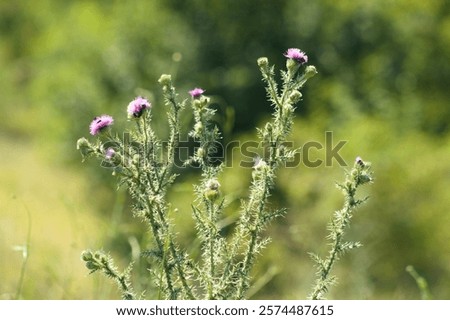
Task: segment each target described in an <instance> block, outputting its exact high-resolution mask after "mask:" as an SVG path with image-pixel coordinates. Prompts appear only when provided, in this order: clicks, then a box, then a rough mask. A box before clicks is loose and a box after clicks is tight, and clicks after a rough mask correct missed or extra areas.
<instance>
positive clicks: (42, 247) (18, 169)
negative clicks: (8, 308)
mask: <svg viewBox="0 0 450 320" xmlns="http://www.w3.org/2000/svg"><path fill="white" fill-rule="evenodd" d="M0 154H1V155H2V156H1V157H0V181H1V184H0V256H1V257H2V258H1V263H0V274H1V275H2V276H1V277H2V281H1V282H0V297H1V298H3V299H13V298H16V293H17V292H18V291H19V289H18V286H19V281H20V275H21V268H22V266H23V263H24V255H23V251H22V250H21V249H22V248H23V246H24V245H26V242H27V231H28V228H29V226H30V227H31V231H30V243H29V248H28V261H27V264H26V265H25V270H24V275H23V284H22V289H21V290H20V296H19V297H18V298H20V299H92V298H109V297H110V294H109V290H110V288H109V284H103V281H101V280H95V281H93V279H92V278H87V273H86V270H85V269H84V266H83V263H82V262H81V261H80V252H81V251H82V249H83V248H85V247H86V245H95V244H97V243H98V242H99V241H101V238H99V235H102V234H104V232H105V230H107V224H106V222H105V221H101V220H100V219H99V216H98V215H97V214H96V213H95V206H90V204H89V203H90V202H92V203H94V202H95V198H93V199H88V198H86V196H85V194H86V193H85V190H84V187H85V184H86V181H85V180H84V179H85V178H84V177H83V176H81V175H79V174H77V172H74V171H73V170H72V171H69V170H67V169H64V168H58V167H55V166H52V165H49V164H46V163H44V162H43V160H42V159H40V158H39V157H38V156H37V154H38V153H37V152H36V150H34V148H33V145H32V144H31V143H25V142H23V141H20V140H19V141H11V140H6V139H5V138H4V137H1V138H0ZM27 210H28V211H29V215H28V214H27ZM30 220H31V221H30ZM30 223H31V225H30ZM99 227H100V228H99ZM93 233H95V234H96V236H95V237H91V236H90V235H91V234H93Z"/></svg>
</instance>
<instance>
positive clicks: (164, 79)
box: [158, 74, 172, 86]
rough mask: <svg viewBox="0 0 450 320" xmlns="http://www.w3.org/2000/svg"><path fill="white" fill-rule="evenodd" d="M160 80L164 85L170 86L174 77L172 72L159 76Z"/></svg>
mask: <svg viewBox="0 0 450 320" xmlns="http://www.w3.org/2000/svg"><path fill="white" fill-rule="evenodd" d="M158 82H159V83H160V84H162V85H163V86H170V84H171V83H172V77H171V75H170V74H163V75H161V77H160V78H159V80H158Z"/></svg>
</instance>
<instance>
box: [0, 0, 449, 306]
mask: <svg viewBox="0 0 450 320" xmlns="http://www.w3.org/2000/svg"><path fill="white" fill-rule="evenodd" d="M289 47H298V48H301V49H302V50H304V51H305V52H307V54H308V56H309V58H310V63H311V64H313V65H315V66H316V67H317V69H318V71H319V74H318V75H317V76H316V77H315V78H313V79H312V80H311V81H310V82H308V84H307V87H306V88H305V90H304V99H303V101H302V102H301V104H300V107H299V108H298V110H297V118H296V125H295V128H294V133H293V135H292V140H293V141H294V142H295V144H296V146H301V145H303V144H304V143H305V142H307V141H318V142H320V143H324V136H325V134H324V132H325V131H332V132H333V134H334V141H335V142H337V141H339V140H345V141H348V142H347V144H346V145H345V147H344V148H343V149H342V152H341V155H342V156H343V158H344V159H345V161H346V162H347V163H348V164H350V165H351V164H352V162H353V160H354V158H355V157H356V156H357V155H359V156H361V157H362V158H363V159H367V160H370V161H372V163H373V169H374V171H375V177H376V180H375V183H374V184H373V185H371V186H368V187H366V188H365V189H364V190H363V194H369V195H370V200H369V202H368V203H367V204H366V205H365V206H364V207H362V208H361V209H360V210H359V211H358V212H357V213H356V214H355V217H354V220H353V225H352V228H351V230H350V232H349V234H348V235H347V236H348V239H351V240H359V241H361V242H362V243H363V244H364V246H363V247H362V248H360V249H357V250H354V251H352V252H351V253H350V254H349V255H347V256H345V258H344V259H342V260H341V261H340V262H339V264H338V266H337V268H336V270H335V271H336V274H337V276H338V277H339V283H338V286H336V287H334V288H333V289H332V290H331V292H330V293H329V295H328V297H329V298H335V299H419V298H420V294H419V290H418V289H417V286H416V284H415V282H414V280H413V279H412V278H411V276H410V275H409V274H408V273H407V272H406V271H405V267H406V266H407V265H413V266H414V267H415V268H416V270H417V271H418V272H419V273H420V274H421V275H422V276H423V277H425V278H426V279H427V281H428V283H429V287H430V291H431V293H432V295H433V297H434V298H435V299H450V219H449V215H450V192H449V182H450V161H449V160H450V157H449V155H450V135H449V125H450V108H449V101H450V100H449V99H450V90H449V88H450V2H449V1H447V0H429V1H421V0H378V1H366V0H343V1H332V0H320V1H319V0H317V1H308V0H276V1H275V0H274V1H246V0H229V1H220V0H209V1H201V0H193V1H181V0H167V1H163V0H153V1H137V0H129V1H87V0H86V1H70V0H65V1H59V0H40V1H31V0H29V1H27V0H21V1H8V0H7V1H1V3H0V94H1V99H0V108H1V115H2V116H1V117H0V257H1V259H0V261H1V262H0V279H1V280H0V297H1V298H3V299H13V298H21V299H117V298H119V297H120V296H119V294H118V292H117V291H116V289H115V287H114V286H113V285H111V284H110V283H109V282H108V281H105V280H104V279H103V278H102V277H101V276H99V275H94V276H87V273H88V272H87V270H86V269H85V268H84V265H83V263H82V262H81V261H80V252H81V251H82V250H83V249H85V248H93V249H99V248H103V249H104V250H106V251H109V252H111V254H112V255H113V256H114V257H115V258H116V259H117V260H118V263H119V264H120V265H121V266H125V265H126V262H127V261H129V260H130V259H133V258H134V259H136V257H138V253H139V250H140V248H145V247H146V243H147V240H148V239H146V238H145V236H142V233H143V231H145V228H144V227H143V226H142V225H141V223H140V221H137V220H135V219H133V218H132V217H130V215H131V214H130V208H129V203H128V199H127V196H126V191H125V190H119V192H116V191H115V190H116V187H115V180H114V177H111V175H110V172H107V171H106V170H101V169H100V168H99V167H98V163H97V162H96V161H95V160H91V161H88V162H87V163H83V164H81V157H80V155H79V153H78V152H77V150H76V149H75V142H76V140H77V139H78V138H79V137H81V136H86V137H87V136H88V135H89V133H88V125H89V123H90V121H91V119H92V118H93V117H94V116H96V115H98V114H102V113H108V114H111V115H112V116H114V117H115V119H116V125H115V129H117V130H120V129H123V128H125V127H126V126H127V123H126V115H125V107H126V105H127V104H128V102H129V101H131V100H132V99H133V98H134V97H135V96H136V95H137V94H144V95H146V96H147V97H148V98H149V99H150V100H151V101H152V102H153V104H154V108H153V112H154V114H155V121H154V122H155V126H156V128H157V130H158V131H159V132H160V134H162V135H163V136H164V134H165V129H166V123H165V121H164V117H165V114H164V111H163V110H161V109H162V108H163V107H162V103H161V102H162V101H161V100H162V99H161V94H160V91H159V87H158V84H157V79H158V78H159V76H160V75H161V74H162V73H170V74H172V76H173V78H174V79H175V84H176V86H177V88H178V89H179V92H180V93H181V97H183V98H184V97H187V96H188V95H187V93H186V92H187V90H189V89H191V88H193V87H195V86H200V87H202V88H204V89H206V90H207V94H208V95H210V96H213V97H214V99H215V101H217V104H218V110H219V111H218V113H219V117H218V121H219V123H220V124H221V126H222V128H223V131H224V134H225V141H231V140H236V139H237V140H241V141H244V140H250V139H255V130H254V128H255V127H256V126H258V125H260V124H261V123H262V122H263V121H264V120H266V119H267V118H268V117H269V116H270V105H269V104H268V103H267V102H266V101H265V92H264V88H263V85H262V83H261V81H260V78H261V76H260V74H259V71H258V68H257V66H256V59H257V58H258V57H260V56H267V57H268V58H269V60H270V62H271V63H273V64H276V65H277V67H278V68H284V63H285V58H284V57H283V55H282V53H283V52H284V51H285V50H286V49H287V48H289ZM183 121H184V122H185V123H186V125H187V124H189V123H190V118H189V112H186V113H185V115H184V118H183ZM323 151H324V150H319V151H318V152H317V154H314V155H312V156H314V157H317V158H318V159H322V160H323V159H324V157H325V155H324V153H323ZM233 161H234V162H233V163H234V168H227V169H226V170H225V172H224V174H223V175H222V177H221V182H222V186H223V191H224V194H225V195H226V197H227V201H228V202H229V204H230V205H229V212H228V213H227V214H230V215H231V214H232V211H233V209H234V208H237V207H238V205H239V199H240V198H242V197H245V196H246V194H247V185H248V181H249V180H248V179H249V176H250V172H249V171H248V169H244V168H238V167H237V164H238V161H239V159H237V158H236V159H233ZM344 169H345V168H342V167H340V166H339V165H338V163H336V162H333V165H332V166H320V167H318V168H307V167H305V166H303V165H300V166H299V167H297V168H289V169H287V168H286V169H282V170H281V171H280V174H279V178H278V180H277V189H276V191H275V194H274V197H273V198H272V203H273V205H274V206H284V207H287V208H288V214H287V216H286V218H285V219H280V220H278V221H277V222H276V223H273V224H272V225H271V227H270V229H269V230H268V234H270V236H271V238H272V239H273V241H272V243H271V244H270V245H269V247H268V248H267V249H266V250H265V252H264V255H263V256H262V257H261V258H260V260H259V263H258V265H257V266H256V268H255V276H256V277H257V278H260V279H261V281H259V282H258V283H257V284H256V286H255V290H253V291H251V292H250V294H251V296H250V298H252V299H304V298H305V297H306V296H307V295H308V293H309V290H310V288H311V286H312V284H313V279H314V268H313V264H312V261H311V260H310V259H309V258H308V255H307V252H310V251H315V252H319V253H322V254H323V253H325V252H326V246H325V243H324V237H325V235H326V225H327V223H328V221H329V219H330V217H331V214H332V213H333V211H334V210H335V209H338V208H339V207H340V206H341V204H342V197H341V194H340V193H339V191H338V190H337V189H336V188H334V186H333V185H334V182H335V181H336V180H341V179H342V177H343V172H344ZM197 178H198V172H195V171H189V172H186V175H185V176H184V177H182V178H181V179H179V182H180V183H179V184H177V185H176V186H175V188H174V189H173V192H172V193H171V202H172V203H173V205H174V207H177V208H179V212H180V213H179V214H178V215H177V216H175V217H173V219H174V221H175V223H176V228H177V231H179V232H180V235H179V242H180V243H182V244H184V245H186V246H187V247H188V248H189V249H190V250H194V249H195V246H197V245H198V243H197V242H196V241H195V238H194V234H193V227H192V226H193V225H192V219H191V218H190V209H189V208H190V203H191V201H192V200H191V191H192V183H195V181H196V179H197ZM28 230H29V231H30V232H29V234H30V236H29V237H28V236H27V235H28ZM27 241H28V243H29V248H28V249H29V250H28V251H27V253H28V255H27V260H25V259H24V257H25V255H24V250H23V246H24V245H25V244H26V243H27ZM130 248H132V249H133V250H132V254H130ZM24 261H26V264H25V268H24V270H25V272H24V274H23V281H21V280H20V279H21V269H22V267H23V266H24ZM137 266H138V267H137V269H139V266H140V267H141V268H142V270H144V272H145V265H144V264H143V263H141V264H139V263H138V264H137ZM135 280H136V283H137V284H136V286H137V287H138V288H145V282H144V280H143V279H135ZM21 282H22V285H20V283H21ZM149 296H150V297H151V294H150V295H149Z"/></svg>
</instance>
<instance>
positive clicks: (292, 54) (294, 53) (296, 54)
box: [284, 48, 308, 64]
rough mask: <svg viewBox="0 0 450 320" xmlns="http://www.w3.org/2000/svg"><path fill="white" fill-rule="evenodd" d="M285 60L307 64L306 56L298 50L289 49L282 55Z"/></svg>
mask: <svg viewBox="0 0 450 320" xmlns="http://www.w3.org/2000/svg"><path fill="white" fill-rule="evenodd" d="M284 56H285V57H286V58H289V59H292V60H295V61H297V62H298V63H300V64H303V63H306V62H308V56H307V55H306V54H305V53H304V52H303V51H302V50H300V49H297V48H290V49H288V50H287V51H286V53H285V54H284Z"/></svg>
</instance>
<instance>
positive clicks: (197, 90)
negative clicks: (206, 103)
mask: <svg viewBox="0 0 450 320" xmlns="http://www.w3.org/2000/svg"><path fill="white" fill-rule="evenodd" d="M204 92H205V90H203V89H202V88H195V89H192V90H190V91H189V94H190V95H191V97H192V98H194V99H197V98H200V96H201V95H202V94H203V93H204Z"/></svg>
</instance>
